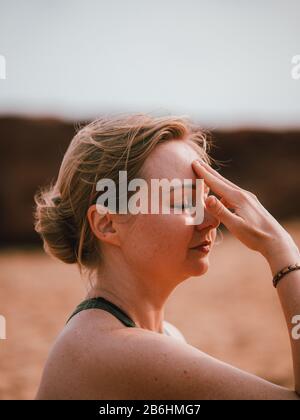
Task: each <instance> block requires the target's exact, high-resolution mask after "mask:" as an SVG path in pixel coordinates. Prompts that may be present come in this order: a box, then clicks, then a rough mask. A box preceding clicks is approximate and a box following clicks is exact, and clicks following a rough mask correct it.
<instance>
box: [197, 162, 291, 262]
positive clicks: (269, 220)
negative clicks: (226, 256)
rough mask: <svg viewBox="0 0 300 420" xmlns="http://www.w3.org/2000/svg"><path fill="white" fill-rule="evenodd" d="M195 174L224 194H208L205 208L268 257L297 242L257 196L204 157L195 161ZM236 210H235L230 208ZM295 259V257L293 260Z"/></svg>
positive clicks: (212, 188)
mask: <svg viewBox="0 0 300 420" xmlns="http://www.w3.org/2000/svg"><path fill="white" fill-rule="evenodd" d="M192 167H193V169H194V171H195V173H196V175H197V176H198V177H200V178H203V179H204V182H205V183H206V184H207V185H208V186H209V187H210V189H211V190H212V191H213V192H215V193H216V194H217V195H219V196H220V197H221V199H220V200H219V199H217V197H215V196H209V197H208V198H207V199H206V200H205V206H206V210H207V211H208V212H209V213H211V214H212V215H214V216H215V217H216V218H217V219H219V220H220V222H222V223H223V224H224V225H225V226H226V227H227V229H228V230H229V231H230V232H231V233H232V234H233V235H235V236H236V237H237V238H238V239H239V240H240V241H241V242H243V243H244V244H245V245H246V246H247V247H248V248H250V249H253V250H255V251H258V252H260V253H261V254H262V255H264V256H265V257H266V258H268V257H269V256H270V255H274V254H276V255H277V254H278V255H279V254H280V252H281V251H282V250H283V249H285V250H286V249H287V247H291V249H293V250H295V248H297V247H296V245H295V243H294V241H293V239H292V238H291V236H290V235H289V233H288V232H287V231H286V230H285V229H284V228H283V227H282V226H281V225H280V224H279V223H278V222H277V220H276V219H275V218H274V217H273V216H272V215H271V214H270V213H269V212H268V211H267V210H266V209H265V208H264V207H263V206H262V204H261V203H260V202H259V200H258V199H257V197H256V196H255V195H254V194H253V193H252V192H250V191H247V190H244V189H242V188H240V187H239V186H237V185H235V184H234V183H233V182H231V181H229V180H228V179H226V178H224V177H223V176H222V175H220V174H219V173H218V172H217V171H215V170H214V169H213V168H212V167H211V166H209V165H208V164H206V163H205V162H203V161H202V160H201V161H200V160H196V161H193V163H192ZM230 210H233V211H230ZM292 262H293V261H292Z"/></svg>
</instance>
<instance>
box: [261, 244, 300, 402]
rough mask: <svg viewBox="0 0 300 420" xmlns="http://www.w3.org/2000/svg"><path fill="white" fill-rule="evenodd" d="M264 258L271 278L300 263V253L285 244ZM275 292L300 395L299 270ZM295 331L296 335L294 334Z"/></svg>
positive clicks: (280, 283) (278, 286) (295, 248)
mask: <svg viewBox="0 0 300 420" xmlns="http://www.w3.org/2000/svg"><path fill="white" fill-rule="evenodd" d="M266 258H267V261H268V263H269V266H270V269H271V271H272V275H273V276H274V275H275V274H276V273H277V272H278V271H279V270H281V269H282V268H284V267H287V266H289V265H291V264H295V263H300V253H299V250H298V248H297V246H296V245H295V244H292V245H289V244H286V245H285V246H282V247H281V248H280V249H277V250H276V251H275V250H274V251H271V252H270V253H269V254H268V255H267V257H266ZM276 290H277V292H278V296H279V299H280V302H281V306H282V309H283V312H284V316H285V319H286V323H287V328H288V331H289V336H290V342H291V349H292V357H293V365H294V375H295V390H296V392H297V393H298V394H299V395H300V337H299V333H300V328H299V327H298V329H297V324H296V322H297V319H296V318H295V317H296V316H297V315H298V316H300V270H295V271H292V272H290V273H288V274H286V275H285V276H284V277H283V278H282V279H281V280H280V281H279V283H278V285H277V288H276ZM292 321H294V323H293V322H292ZM298 322H299V321H298ZM297 330H298V334H297V333H296V331H297Z"/></svg>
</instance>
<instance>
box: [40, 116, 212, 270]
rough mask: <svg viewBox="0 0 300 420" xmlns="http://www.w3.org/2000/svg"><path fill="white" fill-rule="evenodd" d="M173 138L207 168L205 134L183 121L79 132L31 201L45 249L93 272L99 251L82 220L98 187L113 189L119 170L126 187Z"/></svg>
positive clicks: (119, 119) (121, 123)
mask: <svg viewBox="0 0 300 420" xmlns="http://www.w3.org/2000/svg"><path fill="white" fill-rule="evenodd" d="M174 139H179V140H182V139H188V140H189V141H190V142H191V144H192V145H194V146H195V149H196V150H197V152H198V153H199V156H200V157H201V158H202V159H204V160H205V161H206V162H207V163H211V159H212V158H211V157H209V155H208V151H209V150H208V149H209V148H210V146H211V145H212V141H211V138H209V133H208V132H206V131H205V130H203V129H202V128H200V127H199V126H197V125H196V124H194V123H193V122H192V121H190V119H189V118H188V117H186V116H182V117H179V116H166V117H152V116H150V115H149V114H143V113H139V114H129V115H128V114H121V115H120V114H119V115H116V116H110V117H103V118H99V119H97V120H95V121H93V122H91V123H90V124H88V125H86V126H84V127H83V128H81V129H80V130H79V131H78V132H77V133H76V135H75V136H74V137H73V139H72V141H71V143H70V145H69V147H68V149H67V151H66V153H65V155H64V158H63V161H62V163H61V167H60V170H59V174H58V177H57V180H56V182H55V184H54V185H53V184H51V185H50V186H48V187H46V188H40V189H39V190H38V192H37V193H36V194H35V197H34V199H35V203H36V208H35V213H34V218H35V224H34V227H35V230H36V232H38V233H39V234H40V236H41V238H42V240H43V245H44V250H45V251H46V252H47V253H48V254H50V255H52V256H54V257H56V258H58V259H60V260H61V261H63V262H65V263H68V264H73V263H77V264H78V266H79V270H80V272H82V270H83V269H87V270H88V271H93V270H94V269H96V268H97V266H99V264H100V263H101V248H100V246H99V242H98V240H97V238H96V237H95V236H94V235H93V233H92V231H91V229H90V226H89V223H88V219H87V216H86V215H87V210H88V208H89V207H90V206H91V205H92V204H94V203H95V200H96V198H97V196H96V194H97V191H96V183H97V182H98V181H99V180H100V179H102V178H110V179H112V180H114V181H115V182H116V184H117V183H118V179H119V178H118V177H119V171H121V170H126V171H127V179H128V183H129V182H130V180H131V179H133V178H135V177H138V176H139V171H140V169H141V167H142V165H143V163H144V162H145V160H146V159H147V157H148V156H149V154H150V153H151V151H152V150H153V149H154V148H155V147H156V146H157V145H158V144H160V143H163V142H166V141H168V140H174Z"/></svg>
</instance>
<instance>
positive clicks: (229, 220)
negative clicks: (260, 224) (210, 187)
mask: <svg viewBox="0 0 300 420" xmlns="http://www.w3.org/2000/svg"><path fill="white" fill-rule="evenodd" d="M205 204H206V208H207V210H208V211H209V213H210V214H212V215H213V216H215V217H216V218H217V219H219V220H220V221H221V222H222V223H223V224H224V225H225V226H226V227H227V229H228V230H230V231H234V230H235V229H236V228H237V226H238V224H239V223H240V218H239V217H238V216H236V215H235V214H234V213H232V212H231V211H230V210H228V209H227V208H226V207H225V206H224V205H223V204H222V203H221V201H220V200H218V199H217V197H215V196H212V195H211V196H209V197H208V198H207V199H206V201H205Z"/></svg>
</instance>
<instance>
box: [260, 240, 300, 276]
mask: <svg viewBox="0 0 300 420" xmlns="http://www.w3.org/2000/svg"><path fill="white" fill-rule="evenodd" d="M264 257H265V258H266V260H267V262H268V264H269V266H270V270H271V272H272V275H273V276H275V274H277V272H278V271H279V270H282V269H283V268H284V267H287V266H289V265H291V264H295V263H300V252H299V249H298V247H297V245H296V244H295V243H294V242H290V241H289V242H284V243H282V244H280V246H276V247H274V248H269V249H268V251H267V252H266V253H265V255H264Z"/></svg>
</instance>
